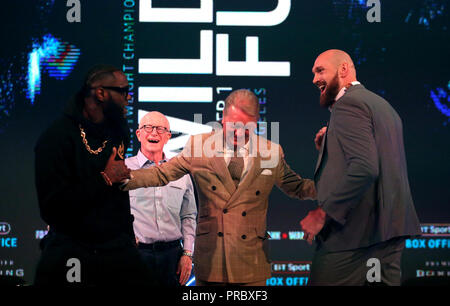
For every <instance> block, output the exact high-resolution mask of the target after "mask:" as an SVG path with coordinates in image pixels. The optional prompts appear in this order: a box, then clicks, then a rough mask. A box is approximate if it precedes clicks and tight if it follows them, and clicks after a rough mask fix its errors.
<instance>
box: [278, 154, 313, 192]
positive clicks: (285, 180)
mask: <svg viewBox="0 0 450 306" xmlns="http://www.w3.org/2000/svg"><path fill="white" fill-rule="evenodd" d="M279 149H280V161H279V163H278V165H277V167H276V175H277V178H276V185H277V186H278V188H280V189H281V190H282V191H283V192H284V193H286V194H287V195H288V196H290V197H293V198H298V199H300V200H315V199H316V198H317V195H316V188H315V186H314V181H312V180H310V179H304V178H302V177H300V175H298V174H297V173H295V172H294V171H293V170H292V169H291V168H290V167H289V165H288V164H287V163H286V161H285V159H284V153H283V149H282V148H281V146H279Z"/></svg>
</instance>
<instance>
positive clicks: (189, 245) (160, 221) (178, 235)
mask: <svg viewBox="0 0 450 306" xmlns="http://www.w3.org/2000/svg"><path fill="white" fill-rule="evenodd" d="M165 161H166V160H163V161H161V162H160V164H161V163H163V162H165ZM125 164H126V165H127V167H128V168H130V169H131V170H137V169H145V168H149V167H153V166H155V163H154V162H152V161H149V160H148V159H147V157H145V155H144V154H143V153H142V152H141V151H140V150H139V152H138V154H137V155H136V156H133V157H130V158H127V159H126V160H125ZM129 193H130V207H131V213H132V214H133V216H134V222H133V228H134V233H135V235H136V237H137V239H138V240H139V241H140V242H142V243H148V244H150V243H154V242H157V241H165V242H167V241H174V240H180V239H182V240H183V248H184V249H185V250H188V251H191V252H193V250H194V239H195V229H196V227H197V207H196V203H195V197H194V187H193V185H192V181H191V178H190V177H189V175H185V176H183V177H182V178H180V179H179V180H176V181H173V182H170V183H169V184H167V185H166V186H161V187H147V188H138V189H135V190H130V191H129Z"/></svg>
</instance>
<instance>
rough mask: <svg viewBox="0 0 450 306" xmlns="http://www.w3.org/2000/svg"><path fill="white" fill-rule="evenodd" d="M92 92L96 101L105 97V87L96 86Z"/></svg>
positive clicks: (103, 99)
mask: <svg viewBox="0 0 450 306" xmlns="http://www.w3.org/2000/svg"><path fill="white" fill-rule="evenodd" d="M94 94H95V98H96V99H97V100H98V101H102V102H103V101H105V99H106V95H107V91H106V90H105V89H103V88H102V87H97V88H95V92H94Z"/></svg>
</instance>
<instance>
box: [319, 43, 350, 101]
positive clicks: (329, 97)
mask: <svg viewBox="0 0 450 306" xmlns="http://www.w3.org/2000/svg"><path fill="white" fill-rule="evenodd" d="M312 72H313V74H314V79H313V83H314V84H315V85H316V86H317V87H318V88H319V90H320V92H321V94H320V105H322V106H323V107H329V106H331V105H332V104H333V103H334V101H335V98H336V95H337V94H338V93H339V91H340V90H341V88H342V87H344V86H346V85H347V84H349V83H351V82H353V81H356V70H355V65H354V64H353V61H352V59H351V57H350V55H348V54H347V53H346V52H344V51H342V50H337V49H331V50H327V51H325V52H323V53H321V54H320V55H319V56H318V57H317V59H316V61H315V62H314V66H313V68H312Z"/></svg>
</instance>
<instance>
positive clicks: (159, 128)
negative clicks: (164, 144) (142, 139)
mask: <svg viewBox="0 0 450 306" xmlns="http://www.w3.org/2000/svg"><path fill="white" fill-rule="evenodd" d="M140 129H144V130H145V131H146V132H147V133H149V134H150V133H152V132H153V129H156V132H157V133H158V134H164V133H166V132H169V130H168V129H166V128H165V127H163V126H154V125H151V124H145V125H143V126H141V127H140Z"/></svg>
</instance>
